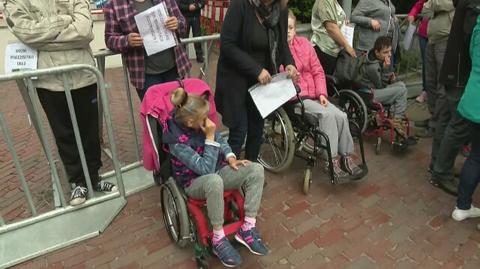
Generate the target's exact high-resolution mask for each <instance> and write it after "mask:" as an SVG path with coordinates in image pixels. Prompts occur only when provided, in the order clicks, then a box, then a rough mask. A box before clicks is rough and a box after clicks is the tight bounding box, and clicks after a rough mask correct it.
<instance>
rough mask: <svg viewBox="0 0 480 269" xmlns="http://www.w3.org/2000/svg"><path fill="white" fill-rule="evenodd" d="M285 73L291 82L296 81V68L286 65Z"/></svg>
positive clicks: (297, 76) (297, 77) (297, 75)
mask: <svg viewBox="0 0 480 269" xmlns="http://www.w3.org/2000/svg"><path fill="white" fill-rule="evenodd" d="M285 71H287V77H288V78H291V79H292V80H293V82H297V81H298V79H299V74H298V71H297V68H296V67H295V66H293V65H291V64H289V65H287V67H285Z"/></svg>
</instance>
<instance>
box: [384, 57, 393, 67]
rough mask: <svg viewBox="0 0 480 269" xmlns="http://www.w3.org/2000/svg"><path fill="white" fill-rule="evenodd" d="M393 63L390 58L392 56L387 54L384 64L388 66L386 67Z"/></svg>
mask: <svg viewBox="0 0 480 269" xmlns="http://www.w3.org/2000/svg"><path fill="white" fill-rule="evenodd" d="M391 63H392V60H391V58H390V56H387V57H385V61H384V62H383V66H384V67H385V68H386V67H389V66H390V65H391Z"/></svg>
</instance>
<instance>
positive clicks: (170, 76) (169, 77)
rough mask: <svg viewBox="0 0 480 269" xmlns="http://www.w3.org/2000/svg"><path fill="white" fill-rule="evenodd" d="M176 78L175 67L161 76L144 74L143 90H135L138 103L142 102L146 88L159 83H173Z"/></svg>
mask: <svg viewBox="0 0 480 269" xmlns="http://www.w3.org/2000/svg"><path fill="white" fill-rule="evenodd" d="M178 78H179V77H178V73H177V67H176V66H175V67H174V68H172V69H170V70H168V71H165V72H163V73H161V74H155V75H149V74H145V84H144V85H143V89H137V93H138V97H140V101H142V100H143V97H144V96H145V93H146V92H147V90H148V88H150V86H153V85H156V84H160V83H165V82H170V81H175V80H177V79H178Z"/></svg>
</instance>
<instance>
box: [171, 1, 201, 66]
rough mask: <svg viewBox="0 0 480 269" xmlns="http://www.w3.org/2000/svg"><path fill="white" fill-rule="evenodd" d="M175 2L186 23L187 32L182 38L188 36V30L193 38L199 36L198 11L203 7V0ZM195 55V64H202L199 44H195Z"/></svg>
mask: <svg viewBox="0 0 480 269" xmlns="http://www.w3.org/2000/svg"><path fill="white" fill-rule="evenodd" d="M177 2H178V6H179V7H180V10H181V11H182V14H183V16H184V17H185V20H186V21H187V30H186V31H185V34H184V35H183V37H184V38H187V37H188V36H189V35H190V29H192V34H193V37H196V36H201V35H202V30H201V28H200V11H201V10H202V9H203V8H204V7H205V0H177ZM195 54H196V56H197V62H198V63H203V51H202V44H201V43H195Z"/></svg>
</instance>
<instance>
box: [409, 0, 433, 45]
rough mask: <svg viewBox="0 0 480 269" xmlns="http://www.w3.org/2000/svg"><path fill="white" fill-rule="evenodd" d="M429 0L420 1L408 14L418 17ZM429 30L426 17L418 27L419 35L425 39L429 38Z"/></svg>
mask: <svg viewBox="0 0 480 269" xmlns="http://www.w3.org/2000/svg"><path fill="white" fill-rule="evenodd" d="M427 1H428V0H418V1H417V2H416V3H415V5H413V7H412V9H411V10H410V12H409V13H408V16H413V17H417V16H418V14H420V12H422V9H423V4H425V2H427ZM427 28H428V18H427V17H425V18H423V19H422V21H421V22H420V25H419V26H418V35H419V36H421V37H424V38H427Z"/></svg>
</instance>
